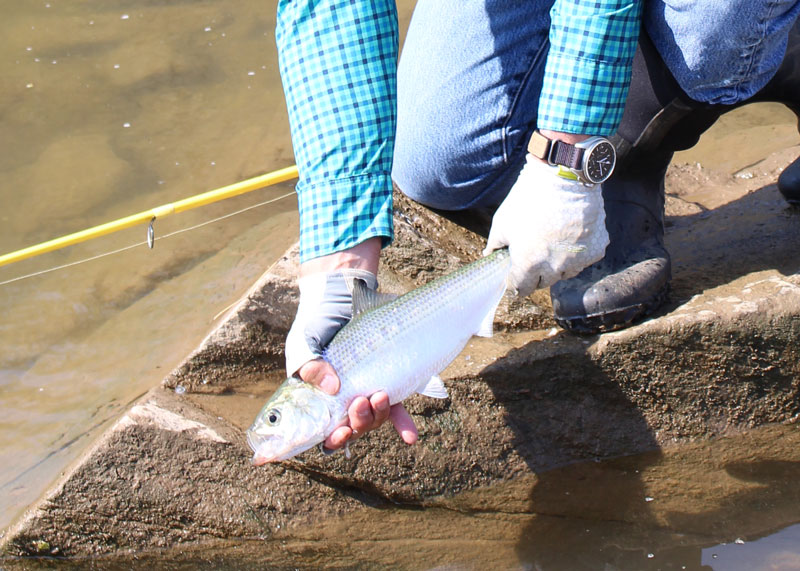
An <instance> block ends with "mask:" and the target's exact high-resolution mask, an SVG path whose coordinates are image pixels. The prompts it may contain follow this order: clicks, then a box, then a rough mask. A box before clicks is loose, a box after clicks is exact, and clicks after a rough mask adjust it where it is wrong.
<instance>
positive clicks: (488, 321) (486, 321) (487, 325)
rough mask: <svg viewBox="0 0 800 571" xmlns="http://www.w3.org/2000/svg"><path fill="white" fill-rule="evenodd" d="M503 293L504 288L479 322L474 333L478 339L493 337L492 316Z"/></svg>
mask: <svg viewBox="0 0 800 571" xmlns="http://www.w3.org/2000/svg"><path fill="white" fill-rule="evenodd" d="M503 293H505V288H503V291H502V292H501V293H500V295H499V296H497V301H496V302H495V303H494V305H493V306H492V308H491V309H490V310H489V312H488V313H487V314H486V315H485V316H484V317H483V321H481V325H480V327H478V331H477V332H476V333H475V335H477V336H478V337H491V336H492V335H494V314H495V313H497V307H498V306H499V305H500V300H501V299H502V298H503Z"/></svg>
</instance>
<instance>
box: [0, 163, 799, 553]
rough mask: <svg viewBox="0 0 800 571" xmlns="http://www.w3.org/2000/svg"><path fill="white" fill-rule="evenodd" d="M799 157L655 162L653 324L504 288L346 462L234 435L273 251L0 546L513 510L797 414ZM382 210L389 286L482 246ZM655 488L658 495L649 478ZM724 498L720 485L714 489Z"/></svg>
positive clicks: (254, 402)
mask: <svg viewBox="0 0 800 571" xmlns="http://www.w3.org/2000/svg"><path fill="white" fill-rule="evenodd" d="M797 153H798V149H790V150H787V151H779V152H777V153H773V154H772V155H770V156H768V157H767V158H765V159H764V160H763V161H762V162H761V163H759V165H757V168H756V167H753V168H752V169H750V170H748V171H747V172H748V173H749V175H748V176H739V177H734V176H725V175H724V174H720V173H716V172H710V171H707V170H706V169H704V168H703V167H702V166H697V165H676V166H675V167H673V168H672V169H671V171H670V176H669V179H668V184H669V187H668V190H669V192H670V199H669V201H668V203H669V204H668V209H669V212H668V214H669V217H668V236H667V239H668V243H669V244H668V245H669V247H670V249H671V251H672V252H673V254H674V256H675V280H674V282H675V283H674V290H673V295H672V299H671V301H670V303H669V304H668V306H667V307H666V308H664V309H663V310H662V311H661V313H660V314H659V315H657V316H655V317H654V318H652V319H649V320H647V321H645V322H643V323H641V324H639V325H637V326H634V327H631V328H629V329H627V330H624V331H620V332H616V333H610V334H606V335H603V336H597V337H589V338H579V337H573V336H571V335H568V334H567V333H565V332H561V331H560V330H558V329H557V328H555V327H554V324H553V322H552V321H551V319H550V317H549V315H550V307H549V301H548V299H547V295H546V294H543V293H538V294H536V295H535V296H533V297H532V298H531V299H528V300H522V301H512V302H508V301H507V302H506V303H505V304H504V306H503V307H502V309H501V312H500V313H499V315H498V324H499V325H500V327H499V328H500V329H501V332H500V333H499V334H498V335H496V336H495V338H493V339H489V340H478V339H476V340H473V341H472V342H471V343H470V344H469V345H468V347H467V348H466V349H465V351H464V353H462V355H460V356H459V357H458V358H457V359H456V361H455V362H454V363H453V364H452V365H451V366H450V367H449V368H448V369H447V370H446V371H445V374H444V375H443V377H444V379H445V382H446V384H448V386H449V389H450V393H451V397H450V398H449V399H447V400H446V401H444V402H441V401H433V400H431V399H425V398H423V397H414V398H412V399H411V400H410V401H409V403H408V408H409V410H410V412H411V413H412V414H413V415H414V418H415V421H416V422H417V424H418V425H419V427H420V442H419V443H418V444H417V445H415V446H413V447H407V446H405V445H403V444H401V443H400V442H399V439H398V438H397V437H396V436H395V435H394V434H393V433H392V432H391V429H390V428H388V427H386V428H385V429H382V430H379V431H376V432H374V433H370V434H368V435H366V436H365V437H364V438H363V439H362V440H361V441H359V442H358V443H357V445H355V446H354V456H353V457H352V458H351V459H347V458H345V457H344V456H343V455H333V456H323V455H321V454H319V453H318V452H315V451H312V452H309V453H307V454H304V455H302V456H301V457H299V458H297V459H295V460H292V461H288V462H285V463H282V464H280V465H268V466H266V467H264V468H259V469H256V468H253V467H251V466H250V465H249V462H248V460H249V455H250V454H249V450H248V448H247V445H246V444H245V442H244V438H243V434H242V432H243V430H244V429H245V428H246V427H247V425H248V424H249V423H250V422H251V421H252V419H253V417H254V416H255V414H256V412H257V411H258V409H259V408H260V406H261V405H262V404H263V402H264V400H265V399H266V397H267V396H268V394H269V393H270V392H271V390H273V389H274V388H275V386H277V384H278V383H279V382H280V381H281V379H282V366H283V361H282V354H281V353H282V346H281V344H282V341H283V338H284V336H285V334H286V331H287V330H288V327H289V324H290V322H291V319H292V316H293V313H294V309H295V307H296V303H297V293H296V289H295V285H294V275H295V271H296V267H297V254H296V250H295V249H292V250H290V251H289V252H287V253H286V254H285V255H284V256H282V257H281V258H280V259H279V260H278V261H277V262H276V264H275V265H274V266H273V267H272V268H270V270H269V271H268V272H267V273H266V274H265V275H264V276H263V277H262V278H261V279H260V280H259V281H258V283H257V284H255V285H254V286H253V288H252V289H251V290H250V292H249V293H248V295H247V296H246V297H245V298H243V299H242V301H241V302H240V303H239V304H237V305H236V306H235V307H233V308H231V309H230V310H229V312H228V314H227V316H226V317H225V319H223V320H222V323H221V325H220V326H219V327H217V328H216V329H215V330H214V331H212V332H211V333H210V334H209V336H208V337H207V338H206V339H205V341H204V342H203V344H202V345H201V346H200V347H198V349H197V350H196V351H194V352H193V353H192V354H191V355H189V356H188V357H187V358H186V360H185V361H184V362H183V363H182V364H181V365H180V366H179V367H178V368H177V369H176V370H175V371H173V372H172V374H170V375H169V377H168V378H167V379H165V381H164V383H163V386H161V387H157V388H154V389H153V390H151V391H150V392H149V393H148V394H147V395H146V396H145V397H144V398H143V399H141V400H140V401H139V402H138V403H136V405H135V406H133V407H132V408H131V409H130V410H129V411H128V412H127V414H126V415H125V416H123V417H122V418H121V419H120V420H119V421H118V422H117V423H116V424H115V425H114V426H113V427H112V428H111V429H110V430H109V431H108V432H107V433H106V434H104V435H103V437H102V438H101V439H100V440H99V441H98V442H96V443H95V445H94V446H93V447H92V449H90V450H89V451H88V452H87V453H86V454H85V455H84V456H83V457H82V458H81V460H80V461H79V462H77V463H76V464H75V465H74V466H73V467H72V468H71V469H70V470H69V471H68V472H67V473H66V474H65V475H64V477H63V478H62V480H61V481H60V482H58V483H57V484H56V485H55V486H54V487H53V488H52V490H51V491H50V492H49V493H48V494H47V495H46V497H44V498H43V499H42V500H41V501H40V502H39V503H37V504H36V505H35V506H33V507H32V508H31V509H30V510H29V511H28V513H27V514H26V515H25V517H24V518H23V519H22V520H21V521H20V522H18V523H17V524H16V525H15V526H14V527H13V528H12V529H10V530H9V531H8V532H7V533H6V534H5V537H4V538H3V539H2V542H3V550H4V552H5V553H7V554H12V555H57V556H87V555H96V554H117V555H118V554H120V553H124V552H127V551H130V550H135V551H137V552H138V551H141V550H152V549H164V548H169V547H175V546H176V545H184V546H185V545H195V546H196V545H200V544H202V542H208V541H212V542H214V541H231V540H245V539H248V538H249V539H254V538H260V539H262V540H263V539H276V540H280V541H281V542H283V543H281V545H286V542H289V543H291V542H293V541H294V542H302V541H304V540H306V539H308V538H309V534H310V532H309V529H322V528H323V527H325V526H330V525H333V524H332V523H331V522H336V521H340V520H339V519H338V518H342V517H345V515H346V517H347V518H356V519H357V518H358V517H360V516H359V515H358V514H362V513H364V511H365V510H370V509H375V508H381V507H385V506H388V505H398V504H399V505H403V506H408V507H415V508H416V507H426V508H430V509H439V508H442V509H449V510H450V509H457V510H464V511H469V510H479V511H483V512H485V513H494V514H499V513H504V514H509V513H517V514H527V515H526V517H529V516H530V517H532V516H533V515H534V514H541V513H542V511H543V510H545V507H543V506H544V504H542V503H541V501H532V495H531V487H532V486H534V487H535V489H537V490H541V489H542V488H541V486H542V485H544V484H543V483H547V482H552V481H553V479H552V478H551V476H548V474H550V475H552V474H553V473H557V472H553V470H555V469H561V468H559V467H563V466H565V465H570V464H571V463H574V462H580V461H585V460H599V459H605V458H613V457H618V456H626V455H631V454H635V453H640V452H645V451H653V450H662V451H663V452H659V453H664V454H672V452H669V451H670V450H677V451H678V452H675V454H681V453H683V452H681V451H684V450H687V448H686V447H687V446H688V447H689V448H688V449H691V446H694V445H695V444H691V443H696V442H702V441H705V440H707V439H710V438H717V437H720V436H726V437H733V436H736V435H738V434H741V433H742V432H743V431H746V430H748V429H751V428H753V427H756V426H760V425H765V424H774V423H793V422H795V421H796V420H797V418H798V414H800V398H799V397H800V364H799V363H800V354H798V353H800V350H799V349H798V343H797V339H798V337H799V336H800V275H798V274H797V270H798V269H800V249H799V248H798V245H800V233H799V231H800V214H798V213H797V212H794V211H791V210H789V209H788V208H787V207H786V206H785V205H784V204H783V202H782V200H781V198H780V196H779V194H778V192H777V190H776V189H775V187H774V185H773V183H772V182H773V181H774V180H775V179H776V178H777V172H778V170H779V168H780V167H781V166H782V165H784V164H786V163H787V162H788V160H789V158H790V155H791V158H793V157H794V156H796V155H797ZM737 172H740V171H737ZM715 187H716V188H718V190H719V191H718V193H716V194H715V193H713V192H711V189H713V188H715ZM696 189H702V192H700V191H697V190H696ZM721 195H724V196H722V197H721ZM396 210H397V212H396V217H395V223H396V229H397V240H396V243H395V245H393V246H392V247H391V248H389V249H388V250H387V251H386V256H385V259H384V265H383V268H382V271H381V275H380V280H381V283H382V286H383V289H385V290H388V291H404V290H406V289H408V288H410V287H413V286H414V285H416V284H420V283H424V282H425V281H427V280H429V279H430V278H432V277H434V276H436V275H440V274H442V273H445V272H447V271H450V270H452V269H453V268H455V267H456V266H458V265H459V264H461V263H463V262H464V261H467V260H469V259H474V258H475V257H477V256H478V255H479V254H480V249H481V238H480V236H479V235H477V234H475V233H473V232H470V231H468V230H465V229H464V228H462V227H460V226H458V225H456V224H454V223H453V222H451V221H448V220H445V219H444V218H441V217H439V216H437V215H436V214H434V213H431V212H429V211H427V210H425V209H423V208H421V207H419V206H417V205H414V204H411V203H409V202H408V201H406V200H404V199H402V198H401V197H398V200H397V209H396ZM473 222H474V221H473ZM678 445H681V446H678ZM787 454H788V452H787ZM654 482H655V483H653V482H650V485H652V486H654V488H655V490H656V493H659V494H662V493H663V494H668V493H669V491H668V487H669V486H668V480H664V481H660V482H659V481H658V480H657V479H656V480H655V481H654ZM515 486H518V487H515ZM485 489H491V490H493V491H494V492H495V493H493V494H481V493H480V491H481V490H485ZM502 490H512V491H511V492H508V491H507V492H505V493H503V492H502ZM514 490H515V491H514ZM734 496H735V492H734V490H733V489H727V490H722V491H720V493H719V495H718V497H717V498H716V499H715V500H714V501H719V502H720V503H724V502H726V501H729V500H730V499H731V498H732V497H734ZM533 499H536V498H533ZM542 501H543V500H542ZM712 508H713V506H712ZM546 509H547V510H550V509H553V510H554V512H558V509H555V508H553V507H552V506H549V507H547V508H546ZM548 513H549V512H548ZM666 513H667V512H664V513H662V514H661V515H659V516H658V517H666V515H664V514H666ZM631 517H633V516H631ZM656 519H657V518H656ZM341 521H344V520H341ZM312 522H315V523H314V525H312ZM531 525H533V526H534V527H535V526H536V525H537V524H533V523H532V524H531ZM312 535H313V533H312ZM274 545H275V546H276V547H275V549H276V550H280V549H281V548H279V547H278V545H279V543H278V542H276V543H275V544H274ZM295 545H297V544H296V543H295Z"/></svg>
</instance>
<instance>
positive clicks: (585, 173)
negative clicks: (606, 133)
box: [575, 137, 617, 184]
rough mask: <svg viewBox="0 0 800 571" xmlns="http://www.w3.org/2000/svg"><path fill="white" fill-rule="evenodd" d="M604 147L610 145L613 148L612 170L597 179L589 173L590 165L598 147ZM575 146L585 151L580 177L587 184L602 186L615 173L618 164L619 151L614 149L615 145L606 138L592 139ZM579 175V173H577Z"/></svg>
mask: <svg viewBox="0 0 800 571" xmlns="http://www.w3.org/2000/svg"><path fill="white" fill-rule="evenodd" d="M602 145H608V146H609V147H610V148H611V159H612V161H611V169H609V171H608V172H607V173H606V174H605V176H603V177H601V178H598V179H595V178H593V177H592V175H591V173H590V172H589V163H590V161H591V160H592V155H593V154H594V153H595V151H596V150H597V148H598V147H600V146H602ZM575 146H576V147H577V148H580V149H583V160H582V161H581V172H580V174H579V175H578V176H579V177H580V178H581V179H583V180H584V181H585V182H588V183H590V184H601V183H603V182H605V181H607V180H608V178H609V177H610V176H611V175H612V174H613V173H614V167H616V164H617V149H616V148H615V147H614V144H613V143H612V142H611V141H609V140H608V139H606V138H605V137H590V138H589V139H586V140H585V141H581V142H580V143H576V144H575ZM576 174H578V173H576Z"/></svg>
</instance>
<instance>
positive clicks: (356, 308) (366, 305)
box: [353, 279, 399, 317]
mask: <svg viewBox="0 0 800 571" xmlns="http://www.w3.org/2000/svg"><path fill="white" fill-rule="evenodd" d="M398 297H399V296H398V295H395V294H393V293H378V292H377V291H375V290H372V289H369V288H368V287H367V284H366V283H365V282H364V281H363V280H359V279H356V280H353V317H356V316H358V315H361V314H362V313H364V312H367V311H371V310H373V309H377V308H379V307H381V306H383V305H386V304H387V303H390V302H392V301H394V300H396V299H397V298H398Z"/></svg>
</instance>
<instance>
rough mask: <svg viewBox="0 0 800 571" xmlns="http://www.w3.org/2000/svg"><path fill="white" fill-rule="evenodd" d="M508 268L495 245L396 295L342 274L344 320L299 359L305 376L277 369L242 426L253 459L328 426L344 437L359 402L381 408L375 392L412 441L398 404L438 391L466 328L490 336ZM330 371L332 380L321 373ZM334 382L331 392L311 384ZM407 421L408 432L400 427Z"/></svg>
mask: <svg viewBox="0 0 800 571" xmlns="http://www.w3.org/2000/svg"><path fill="white" fill-rule="evenodd" d="M510 268H511V261H510V256H509V253H508V250H507V249H505V248H503V249H500V250H497V251H495V252H493V253H491V254H490V255H488V256H486V257H484V258H481V259H480V260H477V261H476V262H473V263H471V264H468V265H467V266H464V267H462V268H460V269H458V270H456V271H455V272H452V273H451V274H448V275H446V276H443V277H441V278H438V279H436V280H434V281H432V282H430V283H428V284H426V285H424V286H422V287H419V288H417V289H414V290H412V291H410V292H408V293H407V294H405V295H403V296H401V297H399V298H395V296H391V297H389V296H387V295H385V294H378V293H377V292H375V291H374V290H372V289H370V288H368V287H367V286H366V285H365V283H364V282H363V281H361V280H352V285H351V287H352V312H353V313H352V315H353V318H352V320H350V321H349V322H348V323H347V324H346V325H345V326H344V327H342V328H341V329H339V330H338V331H337V332H336V333H335V334H334V335H333V338H332V340H331V341H330V343H328V344H327V346H326V347H325V349H324V352H323V354H322V360H323V362H321V363H319V362H317V363H308V362H306V363H303V365H302V366H306V370H305V371H304V373H305V374H306V375H307V377H308V378H309V379H313V380H312V382H311V383H307V382H304V381H303V380H302V378H297V377H294V376H290V377H289V378H287V379H286V381H284V383H283V384H282V385H281V386H280V387H279V388H278V390H277V391H276V392H275V394H274V395H273V396H272V397H271V398H270V399H269V400H268V401H267V403H266V405H264V407H263V408H262V410H261V412H260V413H259V414H258V416H257V417H256V419H255V421H254V422H253V425H252V426H251V427H250V428H249V429H248V431H247V440H248V443H249V444H250V447H251V448H252V449H253V452H254V455H253V464H255V465H261V464H265V463H267V462H276V461H280V460H286V459H288V458H291V457H293V456H295V455H297V454H300V453H301V452H304V451H305V450H308V449H309V448H311V447H312V446H314V445H316V444H319V443H320V442H327V441H328V439H330V438H331V437H332V436H333V435H334V434H335V433H336V431H339V436H337V437H335V438H340V437H344V438H345V440H346V437H349V436H351V435H352V431H353V428H354V427H356V426H358V423H359V422H360V420H359V418H358V411H359V408H360V409H361V411H362V412H365V411H366V409H365V408H363V407H365V406H366V404H367V402H368V403H369V405H371V407H373V408H377V409H379V410H384V411H385V404H382V402H384V401H383V399H384V398H387V399H388V402H389V404H390V405H393V406H392V409H391V412H390V413H389V417H390V419H392V421H393V422H394V423H395V427H396V428H398V431H399V432H400V433H401V435H402V436H403V437H404V440H406V442H409V443H411V442H413V441H414V440H416V429H413V422H412V421H411V418H410V417H409V416H408V414H407V413H406V412H405V410H404V409H400V408H399V406H400V403H401V402H402V401H403V400H405V399H406V398H407V397H409V396H410V395H412V394H413V393H420V394H422V395H425V396H429V397H433V398H446V397H447V390H446V389H445V387H444V384H443V383H442V381H441V379H440V378H439V377H438V374H439V373H440V372H441V371H442V370H444V369H445V367H447V365H448V364H449V363H450V362H451V361H452V360H453V359H455V357H456V356H457V355H458V354H459V353H460V352H461V350H462V349H463V348H464V347H465V346H466V344H467V342H468V341H469V339H470V338H471V337H472V335H473V334H476V335H480V336H490V335H491V329H492V322H493V319H494V313H495V310H496V308H497V305H498V303H499V302H500V298H501V297H502V295H503V293H504V292H505V289H506V278H507V276H508V274H509V270H510ZM301 299H302V297H301ZM299 313H300V310H298V314H299ZM296 335H297V334H295V338H296ZM288 342H289V340H288V339H287V344H288ZM288 353H289V352H288V351H287V361H288V360H289V354H288ZM302 366H301V368H302ZM292 368H293V367H292V366H289V371H290V372H291V370H292ZM336 373H338V376H336V377H335V379H334V378H333V377H331V376H330V375H335V374H336ZM326 377H327V381H326V380H325V379H326ZM315 383H316V384H315ZM336 384H338V385H339V391H338V392H335V391H330V390H324V389H322V388H319V387H325V386H327V387H328V389H331V388H332V387H333V386H335V385H336ZM380 392H383V393H384V394H385V395H386V396H385V397H384V396H383V395H379V394H378V393H380ZM332 393H335V394H332ZM365 401H366V402H365ZM395 411H397V412H395ZM400 411H402V412H400ZM353 412H355V417H354V416H353V414H352V413H353ZM381 414H382V413H378V414H377V415H375V413H373V417H372V419H371V422H366V423H365V425H366V426H369V427H374V426H376V425H377V424H380V422H376V418H375V416H377V420H378V421H380V420H381V416H380V415H381ZM367 420H368V421H369V420H370V419H369V415H367ZM348 422H349V423H350V425H349V426H346V423H348ZM406 423H407V424H406ZM345 426H346V427H345ZM343 427H344V429H343ZM404 427H405V430H404ZM411 429H413V433H410V432H408V431H410V430H411ZM356 430H359V429H358V428H356ZM348 431H349V432H348ZM407 436H413V438H408V439H407V438H406V437H407ZM339 443H340V441H338V440H337V441H336V442H332V443H331V444H339Z"/></svg>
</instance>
